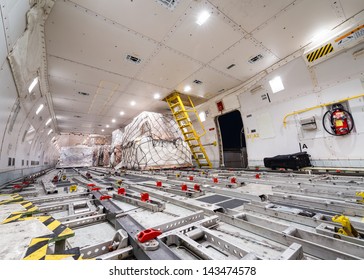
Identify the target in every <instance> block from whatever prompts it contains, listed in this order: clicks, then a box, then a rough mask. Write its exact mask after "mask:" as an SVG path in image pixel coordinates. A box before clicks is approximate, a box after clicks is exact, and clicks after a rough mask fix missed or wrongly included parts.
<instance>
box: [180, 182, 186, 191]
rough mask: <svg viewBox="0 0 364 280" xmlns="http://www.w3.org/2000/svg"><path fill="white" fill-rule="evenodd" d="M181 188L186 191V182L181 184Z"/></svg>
mask: <svg viewBox="0 0 364 280" xmlns="http://www.w3.org/2000/svg"><path fill="white" fill-rule="evenodd" d="M181 190H182V191H184V192H186V191H187V185H186V184H182V185H181Z"/></svg>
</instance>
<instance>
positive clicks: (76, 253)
mask: <svg viewBox="0 0 364 280" xmlns="http://www.w3.org/2000/svg"><path fill="white" fill-rule="evenodd" d="M51 240H52V238H48V237H37V238H33V239H32V240H31V242H30V244H29V247H28V249H27V251H26V253H25V255H24V258H23V260H64V259H70V258H72V259H74V260H82V257H81V253H80V248H72V249H69V250H66V251H64V252H62V253H61V254H54V255H47V250H48V246H49V243H50V241H51Z"/></svg>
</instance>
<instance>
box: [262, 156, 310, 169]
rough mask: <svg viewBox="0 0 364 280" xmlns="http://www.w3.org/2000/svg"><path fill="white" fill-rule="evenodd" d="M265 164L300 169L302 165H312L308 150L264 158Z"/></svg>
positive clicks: (266, 165) (273, 166)
mask: <svg viewBox="0 0 364 280" xmlns="http://www.w3.org/2000/svg"><path fill="white" fill-rule="evenodd" d="M264 166H265V167H268V168H272V169H276V168H288V169H293V170H298V169H299V168H302V167H308V166H312V165H311V162H310V155H309V154H307V152H301V153H295V154H290V155H278V156H275V157H269V158H264Z"/></svg>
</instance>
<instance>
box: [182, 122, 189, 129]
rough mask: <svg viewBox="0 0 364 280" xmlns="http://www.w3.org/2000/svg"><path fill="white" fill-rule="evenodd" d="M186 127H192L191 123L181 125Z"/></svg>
mask: <svg viewBox="0 0 364 280" xmlns="http://www.w3.org/2000/svg"><path fill="white" fill-rule="evenodd" d="M186 127H191V124H190V123H189V124H184V125H181V126H180V128H186Z"/></svg>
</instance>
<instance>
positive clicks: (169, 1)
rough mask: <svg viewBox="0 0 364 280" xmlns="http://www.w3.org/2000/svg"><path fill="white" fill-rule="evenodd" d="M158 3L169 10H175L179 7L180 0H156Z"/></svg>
mask: <svg viewBox="0 0 364 280" xmlns="http://www.w3.org/2000/svg"><path fill="white" fill-rule="evenodd" d="M156 2H157V3H159V4H161V5H162V6H163V7H166V8H167V9H169V10H173V9H174V8H175V7H176V6H177V4H178V2H179V0H156Z"/></svg>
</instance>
